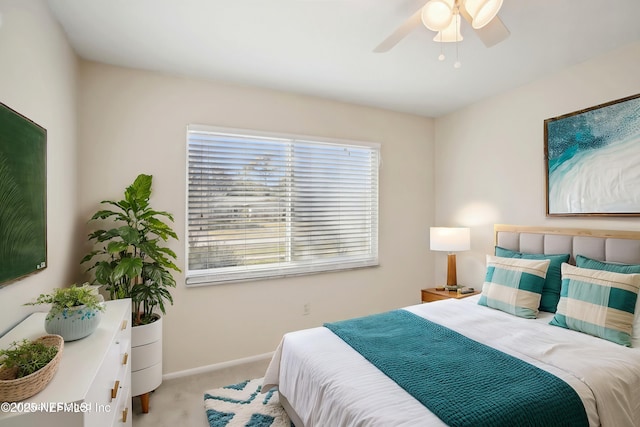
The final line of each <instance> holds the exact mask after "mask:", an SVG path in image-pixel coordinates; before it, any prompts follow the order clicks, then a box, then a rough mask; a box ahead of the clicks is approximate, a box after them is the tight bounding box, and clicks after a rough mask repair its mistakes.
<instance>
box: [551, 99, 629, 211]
mask: <svg viewBox="0 0 640 427" xmlns="http://www.w3.org/2000/svg"><path fill="white" fill-rule="evenodd" d="M544 157H545V163H546V184H547V203H546V205H547V216H640V94H638V95H633V96H629V97H627V98H623V99H618V100H615V101H611V102H607V103H606V104H601V105H596V106H595V107H591V108H587V109H584V110H580V111H576V112H574V113H570V114H565V115H563V116H559V117H554V118H551V119H547V120H545V121H544Z"/></svg>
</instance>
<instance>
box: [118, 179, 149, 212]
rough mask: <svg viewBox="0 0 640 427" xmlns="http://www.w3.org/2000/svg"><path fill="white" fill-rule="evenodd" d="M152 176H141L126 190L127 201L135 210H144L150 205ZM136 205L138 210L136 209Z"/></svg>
mask: <svg viewBox="0 0 640 427" xmlns="http://www.w3.org/2000/svg"><path fill="white" fill-rule="evenodd" d="M151 181H152V177H151V175H145V174H140V175H138V177H137V178H136V179H135V181H133V184H131V185H130V186H129V187H127V189H126V190H125V193H124V194H125V200H126V201H127V202H129V203H130V204H131V208H132V209H134V210H142V209H144V208H146V207H147V206H148V205H149V198H150V197H151ZM134 205H135V206H136V207H137V208H134Z"/></svg>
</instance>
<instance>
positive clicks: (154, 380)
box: [131, 317, 162, 396]
mask: <svg viewBox="0 0 640 427" xmlns="http://www.w3.org/2000/svg"><path fill="white" fill-rule="evenodd" d="M161 383H162V317H160V318H159V319H158V320H156V321H155V322H153V323H149V324H148V325H140V326H134V327H133V328H131V395H132V396H139V395H142V394H145V393H149V392H151V391H153V390H155V389H156V388H158V386H160V384H161Z"/></svg>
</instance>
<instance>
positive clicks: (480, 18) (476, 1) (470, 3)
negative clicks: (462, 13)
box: [464, 0, 503, 30]
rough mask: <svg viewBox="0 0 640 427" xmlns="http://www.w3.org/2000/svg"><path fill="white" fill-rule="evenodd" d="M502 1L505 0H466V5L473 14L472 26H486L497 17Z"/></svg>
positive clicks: (476, 27) (477, 27) (478, 27)
mask: <svg viewBox="0 0 640 427" xmlns="http://www.w3.org/2000/svg"><path fill="white" fill-rule="evenodd" d="M502 2H503V0H466V2H465V3H464V7H465V9H467V12H468V13H469V15H471V18H472V21H471V26H472V27H473V28H475V29H476V30H477V29H480V28H482V27H484V26H486V25H487V24H488V23H489V22H491V20H492V19H493V18H495V17H496V15H497V14H498V12H499V11H500V8H501V7H502Z"/></svg>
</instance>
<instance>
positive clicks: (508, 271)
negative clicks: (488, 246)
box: [478, 255, 550, 319]
mask: <svg viewBox="0 0 640 427" xmlns="http://www.w3.org/2000/svg"><path fill="white" fill-rule="evenodd" d="M549 262H550V261H549V260H548V259H541V260H533V259H521V258H502V257H497V256H492V255H487V274H486V276H485V279H484V285H483V286H482V296H480V300H478V304H480V305H486V306H487V307H491V308H495V309H498V310H502V311H504V312H507V313H510V314H513V315H516V316H519V317H525V318H528V319H535V317H536V316H537V315H538V306H539V305H540V296H541V293H542V288H543V286H544V279H545V276H546V274H547V269H548V268H549Z"/></svg>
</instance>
